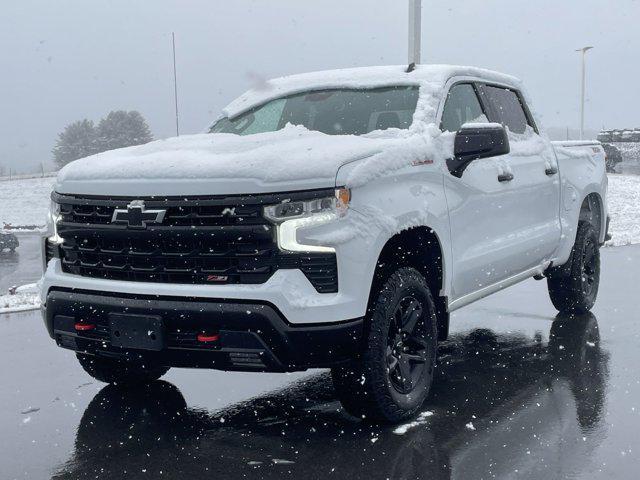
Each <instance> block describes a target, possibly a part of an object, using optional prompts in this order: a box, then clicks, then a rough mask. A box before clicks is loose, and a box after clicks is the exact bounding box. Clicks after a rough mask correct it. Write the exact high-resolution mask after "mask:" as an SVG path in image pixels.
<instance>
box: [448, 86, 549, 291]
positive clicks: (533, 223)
mask: <svg viewBox="0 0 640 480" xmlns="http://www.w3.org/2000/svg"><path fill="white" fill-rule="evenodd" d="M498 88H501V89H502V90H498V91H495V90H494V89H498ZM463 91H464V93H463ZM472 93H473V95H472ZM462 97H464V98H463V99H461V98H462ZM521 102H522V100H521V97H520V95H519V93H518V92H516V91H514V90H509V89H506V90H505V89H504V88H503V87H495V86H489V85H484V84H480V83H477V82H470V83H459V84H455V85H453V86H452V87H451V89H450V91H449V94H448V95H447V99H446V101H445V105H444V107H443V111H442V120H441V128H442V130H447V131H457V130H459V129H460V127H461V126H462V125H463V124H464V123H466V122H475V123H477V122H479V121H480V122H486V121H491V122H496V123H501V124H502V125H504V126H505V127H506V128H507V129H508V130H509V131H510V134H509V140H510V143H511V153H510V154H507V155H501V156H499V157H492V158H484V159H478V160H475V161H473V162H471V163H470V164H469V166H468V167H467V168H466V169H465V170H464V172H463V173H462V175H461V176H460V177H459V178H458V177H456V176H454V175H447V174H445V192H446V195H447V202H448V206H449V217H450V226H451V250H452V252H451V253H452V259H453V268H452V269H453V276H452V280H451V286H452V289H451V295H452V298H451V300H452V301H454V302H455V301H456V300H461V299H462V298H463V297H467V298H469V297H474V296H482V294H483V293H491V292H492V291H495V290H498V289H500V288H502V285H504V286H506V285H508V283H509V282H508V280H509V279H511V278H513V277H515V276H517V275H518V274H520V273H522V272H525V271H527V270H528V269H531V268H534V267H536V266H538V265H540V264H541V263H542V262H543V259H544V258H547V257H548V256H550V255H551V254H552V253H553V250H554V249H555V247H556V246H557V244H558V241H559V237H560V223H559V190H560V188H559V184H558V182H557V173H553V167H554V166H555V164H556V162H555V156H553V158H549V157H548V154H549V153H550V154H551V155H554V153H553V150H551V148H552V147H551V145H550V143H549V142H548V141H546V140H543V139H542V138H541V137H539V136H538V134H537V133H536V130H535V125H534V124H533V121H532V120H531V117H530V115H529V113H528V111H527V110H526V107H525V106H523V103H521ZM516 107H517V108H516ZM470 112H473V113H470ZM474 115H475V117H474ZM547 164H548V165H547ZM547 166H548V167H549V168H547ZM555 168H557V167H555ZM547 173H548V174H549V175H547ZM463 303H466V302H463Z"/></svg>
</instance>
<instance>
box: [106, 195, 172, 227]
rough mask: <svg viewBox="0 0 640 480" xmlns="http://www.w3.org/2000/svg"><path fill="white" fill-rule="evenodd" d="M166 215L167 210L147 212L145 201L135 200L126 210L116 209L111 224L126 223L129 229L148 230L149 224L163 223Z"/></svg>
mask: <svg viewBox="0 0 640 480" xmlns="http://www.w3.org/2000/svg"><path fill="white" fill-rule="evenodd" d="M166 213H167V211H166V210H147V209H146V208H145V205H144V201H143V200H134V201H133V202H131V203H130V204H129V205H127V209H126V210H125V209H123V208H116V209H115V210H114V211H113V217H112V218H111V223H119V224H123V223H124V224H126V225H127V226H128V227H129V228H147V224H149V223H162V221H163V220H164V216H165V214H166Z"/></svg>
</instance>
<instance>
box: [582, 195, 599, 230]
mask: <svg viewBox="0 0 640 480" xmlns="http://www.w3.org/2000/svg"><path fill="white" fill-rule="evenodd" d="M602 220H603V219H602V200H601V199H600V195H598V194H597V193H590V194H589V195H587V196H586V197H585V199H584V201H583V202H582V205H581V206H580V217H579V221H583V222H589V223H590V224H591V225H593V228H595V229H596V233H597V235H598V239H599V238H600V234H601V233H602Z"/></svg>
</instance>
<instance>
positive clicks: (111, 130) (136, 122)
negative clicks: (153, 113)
mask: <svg viewBox="0 0 640 480" xmlns="http://www.w3.org/2000/svg"><path fill="white" fill-rule="evenodd" d="M152 140H153V135H152V134H151V130H150V129H149V125H148V124H147V121H146V120H145V119H144V117H143V116H142V115H141V114H140V112H137V111H135V110H134V111H130V112H127V111H124V110H117V111H112V112H109V114H108V115H107V116H106V117H104V118H103V119H102V120H100V122H98V125H95V124H94V123H93V121H92V120H88V119H86V118H85V119H83V120H78V121H77V122H74V123H71V124H69V125H67V126H66V127H65V128H64V130H63V131H62V133H60V134H59V135H58V140H57V141H56V145H55V147H53V152H52V153H53V161H54V162H55V164H56V165H57V166H58V167H59V168H62V167H64V166H65V165H66V164H67V163H69V162H72V161H74V160H78V159H79V158H84V157H87V156H89V155H94V154H96V153H102V152H106V151H107V150H113V149H114V148H123V147H131V146H133V145H142V144H144V143H149V142H150V141H152Z"/></svg>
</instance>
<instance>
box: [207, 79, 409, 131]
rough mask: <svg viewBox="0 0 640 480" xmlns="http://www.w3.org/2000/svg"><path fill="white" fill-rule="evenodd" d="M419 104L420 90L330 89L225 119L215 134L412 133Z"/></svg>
mask: <svg viewBox="0 0 640 480" xmlns="http://www.w3.org/2000/svg"><path fill="white" fill-rule="evenodd" d="M417 103H418V87H415V86H409V87H407V86H395V87H385V88H376V89H367V90H364V89H359V90H357V89H331V90H317V91H313V92H305V93H299V94H295V95H290V96H287V97H283V98H279V99H276V100H272V101H270V102H267V103H265V104H264V105H261V106H259V107H256V108H254V109H252V110H249V111H248V112H245V113H242V114H240V115H238V116H237V117H235V118H233V119H229V118H223V119H221V120H220V121H218V122H217V123H216V124H215V125H214V126H213V127H212V128H211V130H210V133H235V134H237V135H252V134H254V133H263V132H275V131H276V130H280V129H282V128H284V127H285V125H287V124H288V123H291V124H293V125H302V126H304V127H306V128H307V129H309V130H315V131H318V132H322V133H326V134H329V135H364V134H365V133H369V132H372V131H374V130H386V129H389V128H401V129H407V128H409V127H410V126H411V123H412V121H413V114H414V112H415V110H416V105H417Z"/></svg>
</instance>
